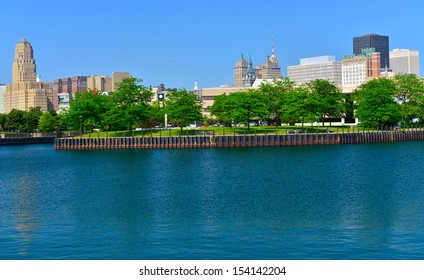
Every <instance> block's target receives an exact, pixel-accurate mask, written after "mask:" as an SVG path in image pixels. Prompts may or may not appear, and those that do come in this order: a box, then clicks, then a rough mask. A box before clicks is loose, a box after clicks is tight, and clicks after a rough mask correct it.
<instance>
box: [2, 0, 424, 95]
mask: <svg viewBox="0 0 424 280" xmlns="http://www.w3.org/2000/svg"><path fill="white" fill-rule="evenodd" d="M100 3H101V2H100V1H90V2H89V3H86V2H84V1H80V0H77V1H74V2H73V4H72V6H69V3H67V2H64V1H48V0H45V1H38V2H33V1H29V0H23V1H21V2H19V3H17V2H16V1H6V2H5V3H3V4H2V10H3V15H2V17H1V18H0V24H1V25H2V27H5V26H6V28H2V31H3V32H2V33H0V37H2V38H1V40H0V83H4V84H9V83H11V80H12V73H11V66H12V62H13V50H14V47H15V45H16V43H17V42H19V41H20V40H21V39H22V38H27V39H28V41H30V42H31V44H32V45H33V48H34V57H35V60H36V61H37V74H39V75H41V78H42V80H43V81H48V82H53V80H54V79H59V78H63V77H70V76H79V75H85V76H90V75H108V74H110V73H111V72H119V71H122V72H130V73H131V74H132V75H133V76H135V77H137V78H141V79H143V81H144V82H143V84H144V85H146V86H155V85H158V84H161V83H164V84H165V85H166V86H171V87H177V88H187V89H192V88H193V85H194V82H195V81H197V82H198V83H199V86H200V87H201V88H204V87H215V86H219V85H221V84H233V66H234V64H235V63H236V62H237V60H238V59H239V58H240V54H241V53H243V54H244V55H245V56H246V57H248V56H249V55H250V56H251V57H252V60H253V65H260V64H262V63H263V61H264V60H266V57H267V55H271V47H272V37H274V41H275V55H276V56H277V57H278V59H279V62H280V67H281V70H282V72H283V75H284V76H287V66H292V65H297V64H298V63H299V60H300V59H301V58H305V57H314V56H322V55H335V56H336V59H337V60H338V61H340V60H341V58H342V57H343V55H348V54H351V53H352V52H353V51H352V39H353V37H355V36H361V35H363V34H368V33H377V34H380V35H385V36H389V38H390V50H393V49H395V48H405V49H412V50H418V51H421V49H422V48H423V46H424V39H423V38H420V37H421V36H416V34H420V33H419V32H420V30H419V27H420V24H419V23H420V22H419V19H420V14H421V13H422V12H423V11H424V4H423V3H422V2H421V1H406V2H403V3H402V5H400V4H399V3H398V2H395V1H380V0H378V1H374V3H368V2H366V1H356V2H355V3H344V2H343V4H337V5H335V4H334V2H333V1H329V0H326V1H319V2H318V3H317V2H316V1H298V2H296V3H280V1H276V0H272V1H261V2H252V1H239V0H234V1H229V2H226V1H214V2H211V3H209V2H208V1H193V0H182V1H178V2H175V1H171V0H167V1H153V0H143V1H133V0H123V1H120V3H119V4H120V5H116V4H112V3H109V2H107V3H103V4H102V5H101V4H100ZM67 9H70V10H69V15H68V14H67V13H68V12H67ZM74 10H76V11H77V12H75V13H71V11H74ZM370 10H378V11H379V14H383V15H385V17H386V18H379V19H378V20H376V19H375V18H371V17H369V11H370ZM362 12H363V15H361V13H362ZM40 13H43V15H46V16H39V14H40ZM64 15H67V16H64ZM7 27H10V28H7ZM317 31H318V32H317ZM422 67H423V63H421V73H424V71H423V70H422Z"/></svg>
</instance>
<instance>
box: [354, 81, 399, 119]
mask: <svg viewBox="0 0 424 280" xmlns="http://www.w3.org/2000/svg"><path fill="white" fill-rule="evenodd" d="M395 92H396V85H395V82H394V81H393V80H391V79H387V78H378V79H373V80H370V81H369V82H367V83H365V84H363V85H361V86H360V87H359V88H358V89H357V90H355V91H354V98H355V100H356V102H357V108H356V113H355V115H356V117H358V118H359V120H360V122H361V123H362V125H364V126H369V127H382V126H392V125H395V124H396V123H397V122H399V121H400V120H401V119H402V113H401V106H400V105H399V103H398V102H396V100H395V98H394V95H395Z"/></svg>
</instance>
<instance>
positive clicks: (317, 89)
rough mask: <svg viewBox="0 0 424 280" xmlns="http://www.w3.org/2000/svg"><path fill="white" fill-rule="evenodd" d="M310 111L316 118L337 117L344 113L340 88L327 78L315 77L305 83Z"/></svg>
mask: <svg viewBox="0 0 424 280" xmlns="http://www.w3.org/2000/svg"><path fill="white" fill-rule="evenodd" d="M306 86H307V88H308V91H309V95H308V100H309V105H310V110H311V113H312V114H314V115H315V117H316V118H317V119H322V122H323V124H324V118H326V117H327V118H338V117H342V116H343V113H344V106H343V101H344V96H343V94H342V92H341V91H340V89H339V88H338V87H337V86H336V85H335V84H334V83H331V82H329V81H327V80H321V79H317V80H314V81H312V82H309V83H307V85H306Z"/></svg>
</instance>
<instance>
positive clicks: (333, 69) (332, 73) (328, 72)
mask: <svg viewBox="0 0 424 280" xmlns="http://www.w3.org/2000/svg"><path fill="white" fill-rule="evenodd" d="M287 76H288V77H289V79H290V80H291V81H293V82H295V84H296V85H301V84H303V83H307V82H310V81H313V80H316V79H321V80H328V81H330V82H334V84H335V85H337V86H341V85H342V64H341V62H339V61H336V58H335V56H332V55H325V56H317V57H309V58H302V59H300V64H299V65H294V66H288V67H287Z"/></svg>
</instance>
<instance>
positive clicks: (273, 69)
mask: <svg viewBox="0 0 424 280" xmlns="http://www.w3.org/2000/svg"><path fill="white" fill-rule="evenodd" d="M281 77H282V74H281V68H280V66H279V63H278V59H277V57H276V56H275V54H274V50H273V51H272V55H271V56H268V57H267V59H266V60H265V62H264V63H263V64H262V65H259V66H257V67H256V78H257V79H263V80H268V79H281Z"/></svg>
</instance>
